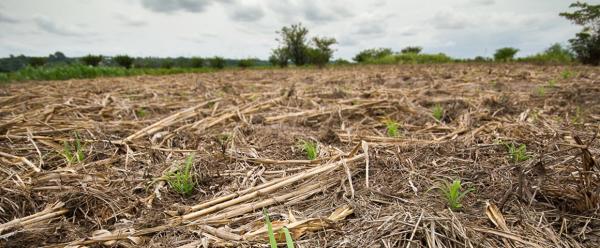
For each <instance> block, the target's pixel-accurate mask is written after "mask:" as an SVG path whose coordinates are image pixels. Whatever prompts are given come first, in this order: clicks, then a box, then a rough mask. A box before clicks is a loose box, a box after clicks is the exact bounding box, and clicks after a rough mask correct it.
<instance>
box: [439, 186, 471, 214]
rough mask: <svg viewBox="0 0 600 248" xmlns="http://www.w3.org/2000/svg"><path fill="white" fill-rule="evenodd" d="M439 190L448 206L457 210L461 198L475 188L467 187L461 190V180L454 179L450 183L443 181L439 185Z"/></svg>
mask: <svg viewBox="0 0 600 248" xmlns="http://www.w3.org/2000/svg"><path fill="white" fill-rule="evenodd" d="M440 190H441V191H442V195H443V196H444V197H445V198H446V202H447V204H448V207H449V208H450V209H452V210H459V209H461V208H462V203H461V201H462V199H463V198H464V197H465V196H466V195H467V194H468V193H469V192H471V191H474V190H475V189H473V188H469V189H467V190H465V191H462V182H461V181H460V180H459V179H456V180H454V181H453V182H452V183H448V182H443V183H442V185H441V186H440Z"/></svg>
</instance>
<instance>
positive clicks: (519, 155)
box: [506, 143, 529, 163]
mask: <svg viewBox="0 0 600 248" xmlns="http://www.w3.org/2000/svg"><path fill="white" fill-rule="evenodd" d="M506 148H507V149H508V155H510V158H511V159H512V160H513V161H514V162H515V163H518V162H522V161H525V160H527V159H529V156H527V146H526V145H525V144H522V145H521V146H519V147H516V146H515V145H514V144H512V143H511V144H507V145H506Z"/></svg>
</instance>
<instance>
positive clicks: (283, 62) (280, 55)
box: [269, 48, 290, 68]
mask: <svg viewBox="0 0 600 248" xmlns="http://www.w3.org/2000/svg"><path fill="white" fill-rule="evenodd" d="M289 60H290V58H289V56H288V53H287V50H286V49H285V48H276V49H273V50H272V51H271V56H270V57H269V63H271V65H273V66H279V67H281V68H283V67H287V66H288V62H289Z"/></svg>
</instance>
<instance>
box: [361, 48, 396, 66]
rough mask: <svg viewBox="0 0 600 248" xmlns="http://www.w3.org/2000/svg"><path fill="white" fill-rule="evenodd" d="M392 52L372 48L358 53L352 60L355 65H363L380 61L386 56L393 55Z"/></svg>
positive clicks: (385, 49)
mask: <svg viewBox="0 0 600 248" xmlns="http://www.w3.org/2000/svg"><path fill="white" fill-rule="evenodd" d="M393 54H394V52H393V51H392V49H390V48H372V49H366V50H362V51H360V52H359V53H358V54H357V55H356V56H354V58H352V60H354V61H356V62H357V63H364V62H368V61H373V60H377V59H382V58H384V57H387V56H391V55H393Z"/></svg>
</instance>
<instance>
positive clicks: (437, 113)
mask: <svg viewBox="0 0 600 248" xmlns="http://www.w3.org/2000/svg"><path fill="white" fill-rule="evenodd" d="M431 114H432V115H433V118H435V119H436V120H437V121H442V118H443V117H444V108H443V107H442V105H440V104H439V103H437V104H435V106H433V108H432V109H431Z"/></svg>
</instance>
